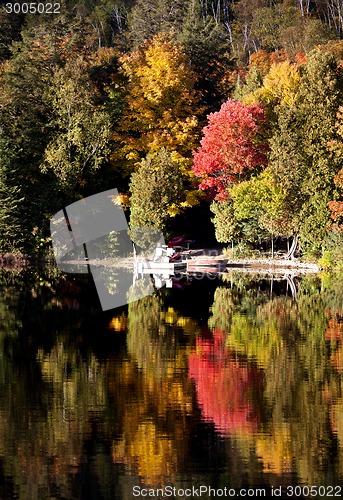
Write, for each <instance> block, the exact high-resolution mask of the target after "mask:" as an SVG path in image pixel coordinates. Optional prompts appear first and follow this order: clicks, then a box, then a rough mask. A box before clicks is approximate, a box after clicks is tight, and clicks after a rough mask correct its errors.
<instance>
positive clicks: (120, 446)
mask: <svg viewBox="0 0 343 500" xmlns="http://www.w3.org/2000/svg"><path fill="white" fill-rule="evenodd" d="M0 285H1V295H0V318H1V323H0V497H1V498H9V499H11V498H19V499H26V498H27V499H35V498H37V499H44V498H61V499H62V498H64V499H73V498H80V499H81V498H82V499H87V498H94V499H97V498H105V499H107V498H111V499H113V498H119V499H122V498H123V499H126V498H132V486H134V485H135V484H144V485H146V486H150V487H157V486H159V485H167V484H172V485H175V486H178V487H185V486H187V487H189V486H190V485H196V484H214V483H215V484H216V485H217V487H219V486H218V485H221V486H227V487H232V488H238V487H254V486H257V485H260V486H261V485H263V486H265V487H268V486H271V485H273V486H280V485H287V484H310V485H311V484H316V485H325V484H331V485H338V484H342V480H343V300H342V299H343V293H342V290H343V287H342V282H340V280H339V278H338V277H337V276H336V277H334V278H332V279H330V278H329V277H328V276H323V277H321V278H320V277H303V278H301V279H300V278H295V279H294V285H295V287H296V294H294V290H293V291H291V290H290V289H289V287H288V286H287V282H286V281H282V280H279V281H277V280H274V281H273V286H272V288H271V281H270V279H267V277H266V278H258V277H257V276H249V277H246V276H242V275H237V276H236V275H232V276H231V275H228V276H224V277H223V279H222V280H221V281H213V280H211V281H205V280H202V281H199V280H197V281H195V282H194V283H192V282H190V281H189V282H188V286H185V287H183V288H182V287H180V288H178V289H169V290H160V291H159V292H158V293H157V294H155V295H151V296H147V297H144V298H143V299H142V300H140V301H137V302H133V303H131V304H129V306H126V307H123V308H121V309H118V310H113V311H109V312H107V313H104V312H102V311H101V310H100V306H99V305H98V302H97V296H96V290H95V287H94V284H93V283H92V282H91V281H89V280H88V278H87V276H82V277H72V276H70V277H66V276H64V275H63V274H60V273H59V272H58V271H56V270H29V269H26V270H22V271H20V270H17V271H14V272H12V271H11V272H9V271H4V270H2V271H1V272H0ZM291 292H292V293H291ZM295 298H296V300H295Z"/></svg>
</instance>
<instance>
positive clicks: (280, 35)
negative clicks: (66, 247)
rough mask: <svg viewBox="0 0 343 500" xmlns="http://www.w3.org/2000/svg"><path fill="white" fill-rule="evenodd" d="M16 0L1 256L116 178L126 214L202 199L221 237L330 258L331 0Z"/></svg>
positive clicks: (1, 34)
mask: <svg viewBox="0 0 343 500" xmlns="http://www.w3.org/2000/svg"><path fill="white" fill-rule="evenodd" d="M28 5H31V4H27V3H25V2H22V0H19V1H17V2H7V3H6V2H2V3H1V4H0V198H1V204H0V254H6V253H21V254H29V255H44V253H45V252H46V251H47V250H48V249H49V247H50V233H49V219H50V217H51V216H52V215H53V214H54V213H55V212H57V211H58V210H60V209H61V208H62V207H64V206H65V205H67V204H69V203H71V202H73V201H76V200H78V199H80V198H82V197H84V196H89V195H91V194H95V193H97V192H100V191H102V190H105V189H110V188H113V187H117V188H118V189H119V191H120V193H121V194H120V198H121V202H122V203H123V205H124V206H125V209H126V210H127V214H128V217H130V223H131V224H132V225H153V226H157V227H159V228H161V229H162V230H163V231H164V232H165V234H166V235H171V234H177V233H178V231H180V225H179V222H180V221H184V220H185V219H188V220H192V217H194V213H196V212H197V211H198V212H199V207H202V208H203V212H202V213H203V214H204V213H206V210H207V213H208V220H209V219H210V218H211V219H212V222H213V223H214V227H215V235H216V239H217V241H218V242H221V243H229V242H234V243H235V245H237V247H239V248H241V249H244V248H247V245H248V246H249V247H250V248H251V247H254V248H259V247H261V245H262V244H266V242H271V241H276V242H279V244H280V242H283V243H284V242H286V241H288V240H289V241H295V242H297V243H298V245H297V248H298V252H300V253H301V255H303V256H305V257H307V258H315V259H321V262H322V264H323V265H326V266H331V265H337V263H339V262H341V263H342V262H343V201H342V200H343V168H342V159H343V40H342V38H343V3H342V0H318V1H311V0H284V1H278V0H274V1H273V0H238V1H237V0H231V1H229V0H184V1H181V0H89V1H80V2H76V1H73V0H60V1H59V2H55V3H53V6H57V7H54V8H55V10H56V13H52V12H51V13H50V12H48V9H47V8H46V7H47V5H48V4H47V3H44V4H42V3H41V4H38V3H37V4H34V5H36V6H37V12H31V13H30V12H27V10H28V8H27V6H28ZM39 5H41V8H40V12H41V13H38V11H39V9H38V6H39ZM42 5H43V7H44V8H43V7H42ZM33 10H34V9H33ZM190 236H191V237H192V235H191V234H190ZM268 244H269V243H268ZM277 244H278V243H277ZM293 247H294V245H293Z"/></svg>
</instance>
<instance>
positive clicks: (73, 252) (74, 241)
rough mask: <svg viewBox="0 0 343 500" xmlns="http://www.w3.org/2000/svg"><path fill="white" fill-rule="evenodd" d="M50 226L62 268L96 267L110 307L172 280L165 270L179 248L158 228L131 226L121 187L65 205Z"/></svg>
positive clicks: (97, 279)
mask: <svg viewBox="0 0 343 500" xmlns="http://www.w3.org/2000/svg"><path fill="white" fill-rule="evenodd" d="M50 231H51V238H52V246H53V251H54V256H55V259H56V263H57V266H58V267H59V269H61V270H62V271H64V272H67V273H88V272H90V273H91V274H92V276H93V279H94V283H95V286H96V289H97V293H98V296H99V299H100V303H101V306H102V309H103V310H104V311H106V310H108V309H113V308H116V307H120V306H122V305H125V304H129V303H130V302H133V301H135V300H138V299H141V298H143V297H146V296H147V295H151V294H152V293H154V291H155V290H156V289H158V288H161V287H162V286H164V285H165V283H166V280H167V278H168V276H167V274H166V273H165V272H163V271H162V272H161V269H162V270H163V267H164V268H166V267H167V266H166V262H169V257H170V256H171V254H172V252H173V250H172V249H168V248H167V247H166V245H165V240H164V237H163V234H162V233H161V231H159V230H157V229H155V228H152V227H137V228H131V229H129V227H128V224H127V220H126V217H125V214H124V210H123V207H122V205H121V203H120V199H119V195H118V190H117V189H111V190H109V191H104V192H102V193H98V194H96V195H94V196H89V197H88V198H84V199H82V200H80V201H77V202H75V203H72V204H71V205H68V206H67V207H66V208H64V209H63V210H60V211H59V212H57V213H56V214H55V215H54V216H53V217H52V219H51V220H50ZM155 268H156V269H155ZM154 269H155V270H156V271H157V270H158V269H159V273H156V272H155V271H154ZM152 276H154V279H152Z"/></svg>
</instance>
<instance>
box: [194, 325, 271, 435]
mask: <svg viewBox="0 0 343 500" xmlns="http://www.w3.org/2000/svg"><path fill="white" fill-rule="evenodd" d="M223 344H224V334H223V332H222V331H221V330H219V329H216V330H214V332H213V338H212V339H211V340H208V339H206V340H204V339H199V340H197V343H196V350H195V351H194V352H193V353H192V354H191V355H190V356H189V361H188V363H189V365H188V367H189V376H190V377H191V378H192V379H193V380H194V382H195V385H196V389H197V396H198V402H199V405H200V407H201V409H202V414H203V417H204V418H205V419H206V420H210V421H213V422H214V424H215V426H216V428H217V429H218V431H219V432H220V433H221V434H222V435H227V434H232V433H235V432H237V431H246V432H253V431H255V430H257V427H258V414H257V412H256V410H255V407H254V397H256V395H257V393H258V392H259V391H260V390H261V389H262V386H261V384H262V372H261V370H258V369H257V368H255V367H249V366H248V364H247V363H246V362H245V363H243V362H242V361H239V360H238V359H237V358H235V357H234V356H233V355H232V354H231V353H230V352H229V351H228V349H226V348H225V347H224V345H223Z"/></svg>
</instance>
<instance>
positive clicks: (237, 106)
mask: <svg viewBox="0 0 343 500" xmlns="http://www.w3.org/2000/svg"><path fill="white" fill-rule="evenodd" d="M208 121H209V123H208V125H207V126H206V127H205V128H204V129H203V134H204V137H203V139H202V140H201V146H200V148H199V149H198V150H197V151H193V157H194V165H193V172H194V174H195V175H196V176H197V177H201V178H202V181H201V183H200V185H199V188H200V189H202V190H204V191H208V192H209V194H210V196H211V197H212V198H216V199H217V200H224V199H225V198H226V197H227V188H228V186H229V185H230V184H233V183H237V182H240V181H242V180H243V179H244V178H245V177H246V175H247V173H248V172H249V171H250V170H251V169H254V168H255V167H258V166H265V165H266V164H267V158H266V154H265V153H266V144H265V143H263V142H262V141H260V140H259V129H260V125H261V124H262V123H264V121H265V115H264V111H263V108H262V107H261V106H258V105H254V106H244V105H243V104H241V103H240V102H239V101H235V100H233V99H229V100H228V101H227V102H225V103H224V104H223V105H222V107H221V108H220V111H218V112H216V113H211V114H210V115H209V116H208Z"/></svg>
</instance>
